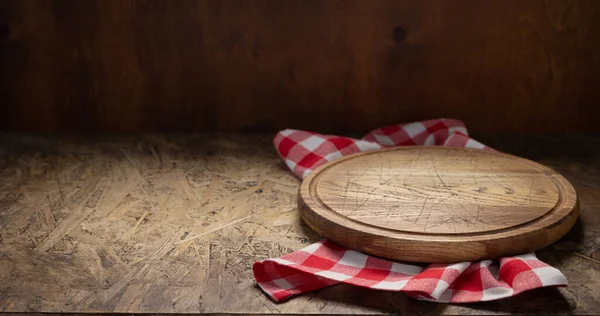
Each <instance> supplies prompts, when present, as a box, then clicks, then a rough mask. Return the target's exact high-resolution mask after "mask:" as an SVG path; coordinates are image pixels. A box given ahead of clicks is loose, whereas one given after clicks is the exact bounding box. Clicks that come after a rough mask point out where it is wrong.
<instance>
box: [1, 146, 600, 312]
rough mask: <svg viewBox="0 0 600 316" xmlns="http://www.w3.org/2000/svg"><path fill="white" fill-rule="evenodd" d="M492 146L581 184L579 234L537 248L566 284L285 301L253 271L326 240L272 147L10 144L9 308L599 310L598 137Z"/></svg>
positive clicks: (338, 294)
mask: <svg viewBox="0 0 600 316" xmlns="http://www.w3.org/2000/svg"><path fill="white" fill-rule="evenodd" d="M486 144H489V145H490V146H492V147H494V148H497V149H501V145H502V144H504V145H506V146H507V150H509V151H512V152H515V153H519V154H521V155H526V156H527V157H532V158H535V160H539V161H541V162H544V163H545V164H548V165H550V166H552V167H553V168H555V169H556V170H558V171H560V172H561V173H563V174H564V175H565V176H566V177H568V178H569V180H570V181H571V182H572V183H573V184H574V186H575V187H576V189H577V192H578V194H579V196H580V199H581V204H582V210H581V216H580V218H581V221H580V222H579V224H578V226H577V227H578V228H577V229H573V230H572V231H571V233H570V234H569V235H568V236H567V237H565V238H563V240H561V242H559V243H556V244H554V245H552V246H550V247H548V248H547V249H544V250H542V251H539V252H537V255H538V257H539V258H540V259H542V260H544V261H546V262H548V263H549V264H551V265H553V266H556V267H558V268H559V269H561V271H563V272H564V273H565V275H566V276H567V278H568V280H569V282H570V286H569V287H567V288H561V289H539V290H535V291H532V292H528V293H524V294H522V295H520V296H518V297H514V298H510V299H506V300H502V301H497V302H487V303H481V304H467V305H443V304H436V303H430V302H423V301H417V300H414V299H410V298H408V297H406V295H404V294H401V293H390V292H381V291H373V290H368V289H363V288H358V287H350V286H345V285H337V286H332V287H329V288H326V289H322V290H319V291H315V292H312V293H307V294H303V295H300V296H297V297H294V298H293V299H291V300H289V301H286V302H283V303H279V304H275V303H273V302H271V301H270V300H269V299H267V297H266V296H265V295H264V294H263V293H261V291H260V290H259V288H257V287H256V284H255V281H254V278H253V276H252V272H251V269H250V267H251V265H252V263H253V262H255V261H257V260H262V259H266V258H271V257H277V256H281V255H283V254H287V253H290V252H292V251H294V250H297V249H300V248H301V247H304V246H307V245H308V244H310V243H311V242H315V241H318V240H319V239H320V237H319V236H318V235H317V234H316V233H315V232H314V231H313V230H311V229H310V228H309V227H307V225H306V224H305V223H304V222H303V221H302V220H301V219H300V215H299V212H298V209H297V202H296V197H297V191H298V186H299V183H300V181H299V180H298V179H297V178H295V177H294V175H293V174H292V173H291V172H290V171H289V170H288V169H287V168H286V167H285V165H283V163H282V162H281V159H280V158H279V157H278V156H277V153H276V151H275V150H274V148H273V145H272V135H264V136H256V137H249V136H242V135H228V136H215V135H189V136H162V135H139V136H127V137H124V136H114V137H104V138H103V137H62V138H52V137H30V136H21V135H0V193H1V195H0V311H3V312H24V311H25V312H54V313H62V312H64V313H68V312H106V313H110V312H128V313H135V312H146V313H203V312H204V313H232V314H240V313H241V314H279V313H282V314H303V313H309V314H388V313H395V314H398V313H400V314H419V315H424V314H445V315H465V314H469V315H477V314H507V313H511V314H531V313H539V312H541V313H544V314H549V313H551V314H598V313H600V264H598V260H600V250H599V249H600V246H599V245H600V241H599V240H598V236H599V235H600V228H599V227H600V216H599V215H598V214H600V186H599V183H600V152H599V151H597V149H598V148H600V138H581V139H579V138H569V139H556V140H555V139H543V138H542V139H532V140H529V141H525V140H523V139H522V138H513V139H508V140H507V139H496V140H490V141H488V142H486ZM566 144H568V145H569V148H570V150H564V148H565V145H566ZM509 145H510V146H509ZM594 149H596V150H594ZM440 175H443V173H440ZM442 178H443V179H444V181H446V177H445V176H443V177H442ZM393 181H395V180H391V181H390V182H393ZM448 183H449V182H446V184H448ZM427 203H428V205H429V202H427ZM425 215H426V213H425V212H424V214H423V215H422V216H425ZM422 220H423V219H420V221H422Z"/></svg>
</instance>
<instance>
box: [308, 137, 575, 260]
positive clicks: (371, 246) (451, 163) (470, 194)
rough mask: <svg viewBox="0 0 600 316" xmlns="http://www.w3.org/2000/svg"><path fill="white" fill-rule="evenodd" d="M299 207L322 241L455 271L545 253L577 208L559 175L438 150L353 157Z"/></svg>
mask: <svg viewBox="0 0 600 316" xmlns="http://www.w3.org/2000/svg"><path fill="white" fill-rule="evenodd" d="M298 205H299V210H300V213H301V216H302V218H303V220H304V221H305V222H306V223H307V224H308V225H309V226H310V227H311V228H312V229H313V230H314V231H315V232H317V233H318V234H319V235H321V236H322V237H324V238H327V239H329V240H331V241H333V242H334V243H337V244H339V245H341V246H344V247H346V248H349V249H353V250H356V251H360V252H363V253H367V254H370V255H373V256H378V257H382V258H387V259H391V260H401V261H409V262H424V263H451V262H463V261H476V260H484V259H497V258H500V257H504V256H511V255H520V254H525V253H529V252H533V251H535V250H538V249H540V248H543V247H546V246H548V245H550V244H551V243H553V242H555V241H557V240H558V239H560V238H561V237H562V236H564V235H565V234H566V233H567V232H568V231H569V230H570V229H571V228H572V227H573V225H574V224H575V221H576V219H577V217H578V214H579V202H578V198H577V195H576V192H575V190H574V188H573V186H572V185H571V184H570V183H569V182H568V181H567V180H566V179H565V178H564V177H563V176H561V175H560V174H558V173H557V172H556V171H554V170H552V169H550V168H548V167H546V166H543V165H541V164H539V163H536V162H533V161H530V160H527V159H524V158H520V157H516V156H512V155H509V154H504V153H499V152H492V151H485V150H481V149H466V148H453V147H436V146H408V147H395V148H388V149H381V150H376V151H369V152H363V153H357V154H352V155H348V156H345V157H342V158H340V159H337V160H334V161H331V162H328V163H326V164H324V165H322V166H320V167H319V168H317V169H316V170H314V171H313V172H311V173H310V174H309V175H308V176H307V177H306V178H305V179H304V180H303V181H302V184H301V186H300V189H299V194H298Z"/></svg>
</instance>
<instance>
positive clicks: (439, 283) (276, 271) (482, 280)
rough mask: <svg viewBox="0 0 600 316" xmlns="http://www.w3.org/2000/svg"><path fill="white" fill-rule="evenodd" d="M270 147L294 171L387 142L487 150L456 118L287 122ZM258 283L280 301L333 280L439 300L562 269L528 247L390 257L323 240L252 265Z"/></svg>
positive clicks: (549, 280)
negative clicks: (366, 124)
mask: <svg viewBox="0 0 600 316" xmlns="http://www.w3.org/2000/svg"><path fill="white" fill-rule="evenodd" d="M274 144H275V147H276V148H277V151H278V152H279V154H280V155H281V157H282V158H283V159H284V160H285V163H286V164H287V166H288V167H289V168H290V169H291V170H292V171H293V172H294V173H295V174H296V175H297V176H298V177H300V178H304V177H306V176H307V175H308V174H309V173H310V172H311V171H312V170H314V169H315V168H316V167H318V166H320V165H322V164H324V163H326V162H328V161H331V160H334V159H337V158H339V157H342V156H344V155H348V154H351V153H355V152H359V151H367V150H375V149H380V148H384V147H391V146H406V145H428V146H453V147H469V148H480V149H483V150H493V149H491V148H489V147H487V146H485V145H483V144H481V143H479V142H477V141H475V140H473V139H471V138H469V137H468V134H467V129H466V128H465V125H464V124H463V123H462V122H461V121H458V120H452V119H437V120H429V121H423V122H414V123H409V124H402V125H395V126H388V127H384V128H380V129H376V130H374V131H372V132H370V133H368V134H367V135H366V136H365V137H363V139H361V140H358V139H351V138H346V137H339V136H333V135H321V134H317V133H314V132H307V131H299V130H293V129H287V130H284V131H281V132H279V133H278V134H277V136H276V137H275V139H274ZM253 272H254V277H255V278H256V281H257V283H258V285H259V286H260V287H261V288H262V289H263V291H265V292H266V293H267V294H268V295H269V297H271V298H272V299H273V300H275V301H281V300H284V299H286V298H289V297H291V296H292V295H296V294H300V293H305V292H309V291H314V290H317V289H320V288H323V287H327V286H331V285H334V284H337V283H340V282H343V283H348V284H352V285H356V286H362V287H367V288H372V289H377V290H387V291H401V292H404V293H406V294H407V295H409V296H411V297H414V298H417V299H421V300H429V301H435V302H442V303H467V302H478V301H490V300H496V299H501V298H505V297H510V296H514V295H517V294H519V293H522V292H524V291H527V290H531V289H535V288H539V287H546V286H555V287H563V286H567V285H568V282H567V279H566V278H565V276H564V275H563V274H562V273H561V272H560V271H559V270H558V269H556V268H553V267H551V266H549V265H548V264H546V263H544V262H542V261H540V260H538V259H537V258H536V256H535V254H533V253H529V254H523V255H520V256H513V257H506V258H500V259H499V260H497V261H492V260H484V261H481V262H460V263H454V264H429V265H427V264H426V263H425V265H424V266H419V265H415V264H407V263H402V262H392V261H389V260H384V259H381V258H377V257H373V256H369V255H366V254H363V253H360V252H356V251H353V250H350V249H345V248H342V247H340V246H338V245H336V244H334V243H332V242H331V241H329V240H322V241H319V242H317V243H314V244H312V245H310V246H308V247H305V248H303V249H301V250H298V251H296V252H293V253H290V254H287V255H284V256H282V257H280V258H272V259H266V260H263V261H260V262H256V263H254V265H253Z"/></svg>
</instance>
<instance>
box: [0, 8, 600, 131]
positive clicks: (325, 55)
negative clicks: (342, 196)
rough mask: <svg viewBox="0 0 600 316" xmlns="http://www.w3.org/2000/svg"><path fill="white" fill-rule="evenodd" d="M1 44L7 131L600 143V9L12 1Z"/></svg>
mask: <svg viewBox="0 0 600 316" xmlns="http://www.w3.org/2000/svg"><path fill="white" fill-rule="evenodd" d="M397 27H401V28H402V29H404V30H405V34H406V35H405V38H404V40H403V41H400V42H398V41H395V40H394V30H395V29H396V28H397ZM0 37H1V38H0V67H1V69H0V128H1V129H2V130H5V131H25V132H74V131H81V132H128V131H161V132H188V131H197V132H206V131H221V132H239V131H252V132H271V131H275V130H276V129H280V128H286V127H293V128H306V129H316V130H318V131H321V132H342V131H344V132H345V131H353V132H354V131H356V132H363V131H367V130H369V129H371V128H375V127H378V126H381V125H387V124H395V123H400V122H407V121H413V120H420V119H429V118H435V117H452V118H458V119H462V120H463V121H465V122H466V123H467V126H468V127H469V128H470V130H471V131H472V132H480V133H504V132H506V133H565V132H571V133H573V132H598V131H600V124H598V123H597V121H598V118H599V117H600V110H599V108H600V106H599V105H600V1H598V0H587V1H586V0H581V1H569V0H553V1H544V0H486V1H468V0H452V1H448V0H427V1H422V0H411V1H408V0H405V1H399V0H389V1H387V0H385V1H384V0H369V1H350V0H348V1H335V0H321V1H317V0H285V1H281V0H254V1H242V0H215V1H208V0H206V1H200V0H172V1H169V0H137V1H134V0H85V1H83V0H54V1H53V0H0Z"/></svg>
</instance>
